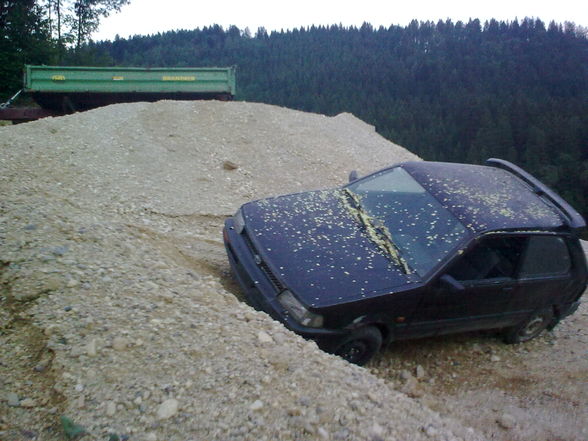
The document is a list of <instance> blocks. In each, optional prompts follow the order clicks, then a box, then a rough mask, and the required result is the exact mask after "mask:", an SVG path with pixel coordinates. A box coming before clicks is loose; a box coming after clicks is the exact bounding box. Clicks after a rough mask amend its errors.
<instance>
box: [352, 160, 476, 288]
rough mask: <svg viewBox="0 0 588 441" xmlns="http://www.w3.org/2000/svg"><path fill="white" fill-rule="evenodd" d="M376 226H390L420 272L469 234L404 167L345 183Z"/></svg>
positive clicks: (391, 236)
mask: <svg viewBox="0 0 588 441" xmlns="http://www.w3.org/2000/svg"><path fill="white" fill-rule="evenodd" d="M346 189H347V190H350V191H351V192H353V193H354V194H355V195H356V196H357V201H358V203H359V204H360V205H361V209H362V210H363V211H364V212H366V213H367V215H368V216H369V218H370V220H371V222H372V223H373V224H374V225H375V226H376V227H384V228H383V229H384V230H387V233H389V234H387V236H389V237H388V239H390V240H391V241H392V242H393V244H394V247H395V248H397V249H398V251H399V253H400V256H401V257H402V259H403V260H405V261H406V262H407V263H408V264H409V266H410V267H411V268H412V269H413V270H414V271H415V272H416V273H418V274H419V275H420V276H423V275H425V274H426V273H428V272H429V271H430V270H431V269H433V267H434V266H435V265H436V264H437V263H439V262H440V261H441V260H443V258H444V257H445V256H446V255H447V254H448V253H449V252H450V251H451V250H452V249H453V248H455V247H456V246H457V245H458V244H459V243H460V242H461V241H462V240H463V239H465V238H466V237H467V236H468V232H467V230H466V228H465V227H464V226H463V225H462V224H461V223H460V222H459V221H458V220H457V219H456V218H455V216H454V215H453V214H452V213H451V212H449V211H448V210H447V209H446V208H445V207H443V206H442V205H441V204H440V203H439V201H437V199H435V198H434V197H433V196H432V195H431V194H430V193H429V192H427V191H426V190H425V189H424V188H423V187H422V186H421V185H420V184H419V183H418V182H417V181H416V180H415V179H414V178H413V177H412V176H411V175H410V174H409V173H408V172H407V171H406V170H404V169H403V168H401V167H395V168H393V169H389V170H385V171H382V172H380V173H376V174H375V175H373V176H369V177H367V178H365V179H362V180H359V181H356V182H354V183H352V184H350V185H348V186H347V187H346Z"/></svg>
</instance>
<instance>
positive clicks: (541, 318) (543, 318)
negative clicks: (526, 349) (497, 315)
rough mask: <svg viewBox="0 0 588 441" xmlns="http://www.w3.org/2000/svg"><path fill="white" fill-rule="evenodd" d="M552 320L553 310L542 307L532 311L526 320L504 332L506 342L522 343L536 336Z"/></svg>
mask: <svg viewBox="0 0 588 441" xmlns="http://www.w3.org/2000/svg"><path fill="white" fill-rule="evenodd" d="M552 320H553V310H552V309H551V308H548V309H543V310H541V311H537V312H535V313H533V314H532V315H531V316H530V317H529V318H528V319H527V320H525V321H523V322H521V323H519V324H518V325H516V326H513V327H512V328H508V329H506V331H505V332H504V341H505V342H506V343H510V344H512V343H523V342H526V341H529V340H532V339H534V338H535V337H537V336H538V335H539V334H541V332H543V330H544V329H545V328H547V327H548V326H549V324H550V323H551V321H552Z"/></svg>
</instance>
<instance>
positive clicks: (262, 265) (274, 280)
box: [259, 261, 285, 292]
mask: <svg viewBox="0 0 588 441" xmlns="http://www.w3.org/2000/svg"><path fill="white" fill-rule="evenodd" d="M259 267H260V268H261V270H262V271H263V272H264V274H265V275H266V276H267V278H268V279H269V280H270V282H272V285H274V288H276V291H277V292H282V291H284V289H285V288H284V285H282V282H280V281H279V280H278V278H277V277H276V276H274V273H272V270H270V268H269V266H267V263H265V262H264V261H262V262H261V263H260V264H259Z"/></svg>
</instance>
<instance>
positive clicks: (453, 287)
mask: <svg viewBox="0 0 588 441" xmlns="http://www.w3.org/2000/svg"><path fill="white" fill-rule="evenodd" d="M439 282H441V286H443V287H444V288H447V289H449V290H450V291H452V292H461V291H464V290H465V286H463V283H461V282H459V281H458V280H456V279H455V278H454V277H452V276H450V275H449V274H443V275H442V276H441V277H439Z"/></svg>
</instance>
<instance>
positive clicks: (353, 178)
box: [349, 170, 359, 182]
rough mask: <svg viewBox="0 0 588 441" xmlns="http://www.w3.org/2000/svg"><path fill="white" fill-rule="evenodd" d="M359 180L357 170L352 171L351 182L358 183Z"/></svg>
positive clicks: (350, 174)
mask: <svg viewBox="0 0 588 441" xmlns="http://www.w3.org/2000/svg"><path fill="white" fill-rule="evenodd" d="M358 178H359V175H358V174H357V170H351V173H349V182H353V181H357V179H358Z"/></svg>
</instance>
